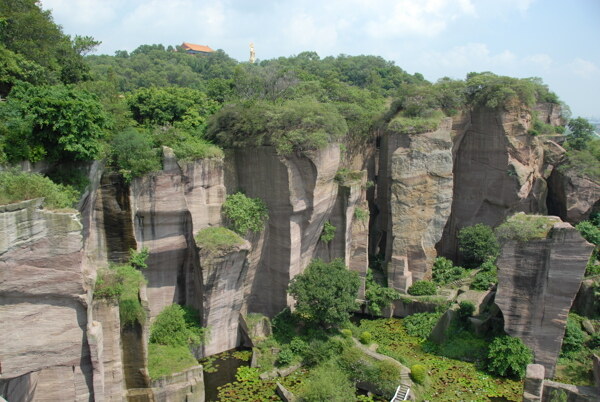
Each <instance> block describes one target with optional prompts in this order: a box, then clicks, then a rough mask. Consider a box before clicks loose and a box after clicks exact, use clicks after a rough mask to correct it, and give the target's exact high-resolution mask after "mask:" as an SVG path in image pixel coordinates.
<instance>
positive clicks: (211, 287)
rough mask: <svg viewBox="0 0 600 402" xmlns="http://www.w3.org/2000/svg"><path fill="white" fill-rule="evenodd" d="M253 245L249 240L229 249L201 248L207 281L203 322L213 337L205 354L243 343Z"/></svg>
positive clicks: (205, 347)
mask: <svg viewBox="0 0 600 402" xmlns="http://www.w3.org/2000/svg"><path fill="white" fill-rule="evenodd" d="M199 246H200V247H202V246H201V245H199ZM249 249H250V243H249V242H248V241H245V242H244V243H243V244H242V245H240V246H235V247H233V248H232V249H230V250H225V251H208V250H202V249H200V266H201V267H202V275H203V282H204V291H203V294H204V300H203V318H202V324H203V326H204V327H208V328H210V337H209V340H208V342H207V343H205V344H204V345H203V354H204V356H210V355H214V354H217V353H220V352H224V351H226V350H230V349H233V348H235V347H236V346H238V345H239V344H240V340H241V339H240V334H239V331H238V326H239V321H240V312H241V310H242V306H243V304H244V302H245V299H244V296H245V295H244V290H245V288H246V286H245V284H246V277H247V272H248V263H247V260H246V256H247V255H248V250H249Z"/></svg>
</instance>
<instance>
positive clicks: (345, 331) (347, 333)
mask: <svg viewBox="0 0 600 402" xmlns="http://www.w3.org/2000/svg"><path fill="white" fill-rule="evenodd" d="M340 332H341V333H342V336H343V337H344V338H346V339H350V338H352V331H351V330H349V329H346V328H344V329H342V330H341V331H340Z"/></svg>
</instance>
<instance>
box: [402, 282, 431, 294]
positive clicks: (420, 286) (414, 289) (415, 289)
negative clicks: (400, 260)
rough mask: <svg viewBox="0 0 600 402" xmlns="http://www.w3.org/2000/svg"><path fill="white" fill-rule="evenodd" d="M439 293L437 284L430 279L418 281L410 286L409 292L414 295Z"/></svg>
mask: <svg viewBox="0 0 600 402" xmlns="http://www.w3.org/2000/svg"><path fill="white" fill-rule="evenodd" d="M436 293H437V286H435V283H433V282H430V281H416V282H415V283H413V284H412V286H411V287H409V288H408V294H409V295H413V296H431V295H434V294H436Z"/></svg>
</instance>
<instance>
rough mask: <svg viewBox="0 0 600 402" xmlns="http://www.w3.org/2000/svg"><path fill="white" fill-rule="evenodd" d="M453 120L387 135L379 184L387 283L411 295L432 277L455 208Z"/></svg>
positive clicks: (382, 151) (382, 150)
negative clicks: (415, 282)
mask: <svg viewBox="0 0 600 402" xmlns="http://www.w3.org/2000/svg"><path fill="white" fill-rule="evenodd" d="M450 131H451V119H445V120H444V121H443V122H442V124H441V125H440V127H439V128H438V130H436V131H433V132H428V133H419V134H410V135H407V134H398V133H387V135H386V136H385V137H384V140H383V141H382V146H381V154H380V155H381V159H380V160H381V162H380V167H379V169H380V170H379V171H380V174H379V180H378V183H379V184H378V190H379V194H378V203H379V207H380V216H381V220H380V227H381V229H382V230H384V231H385V234H384V236H385V249H386V253H385V254H386V260H387V261H389V264H388V284H389V286H390V287H394V288H395V289H397V290H400V291H403V292H406V290H407V289H408V287H410V285H411V284H412V282H413V280H419V279H424V278H426V277H428V275H429V274H430V271H431V266H432V265H433V260H434V259H435V257H436V250H435V245H436V243H437V242H438V241H439V240H440V238H441V236H442V232H443V229H444V226H445V224H446V221H447V219H448V216H449V215H450V208H451V204H452V183H453V176H452V141H451V139H450Z"/></svg>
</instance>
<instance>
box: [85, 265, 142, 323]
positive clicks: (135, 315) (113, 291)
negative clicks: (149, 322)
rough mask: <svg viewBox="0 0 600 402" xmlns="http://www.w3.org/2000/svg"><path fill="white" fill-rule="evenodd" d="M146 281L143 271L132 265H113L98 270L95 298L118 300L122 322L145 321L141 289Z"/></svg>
mask: <svg viewBox="0 0 600 402" xmlns="http://www.w3.org/2000/svg"><path fill="white" fill-rule="evenodd" d="M145 282H146V279H145V278H144V275H143V274H142V272H141V271H139V270H137V269H135V268H134V267H132V266H131V265H111V266H110V267H109V268H105V269H101V270H99V271H98V277H97V278H96V285H95V288H94V298H99V299H115V300H117V301H118V302H119V314H120V318H121V323H122V324H132V323H134V322H140V323H144V322H145V320H146V312H145V310H144V308H143V307H142V305H141V303H140V299H139V291H140V286H141V285H142V284H143V283H145Z"/></svg>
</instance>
